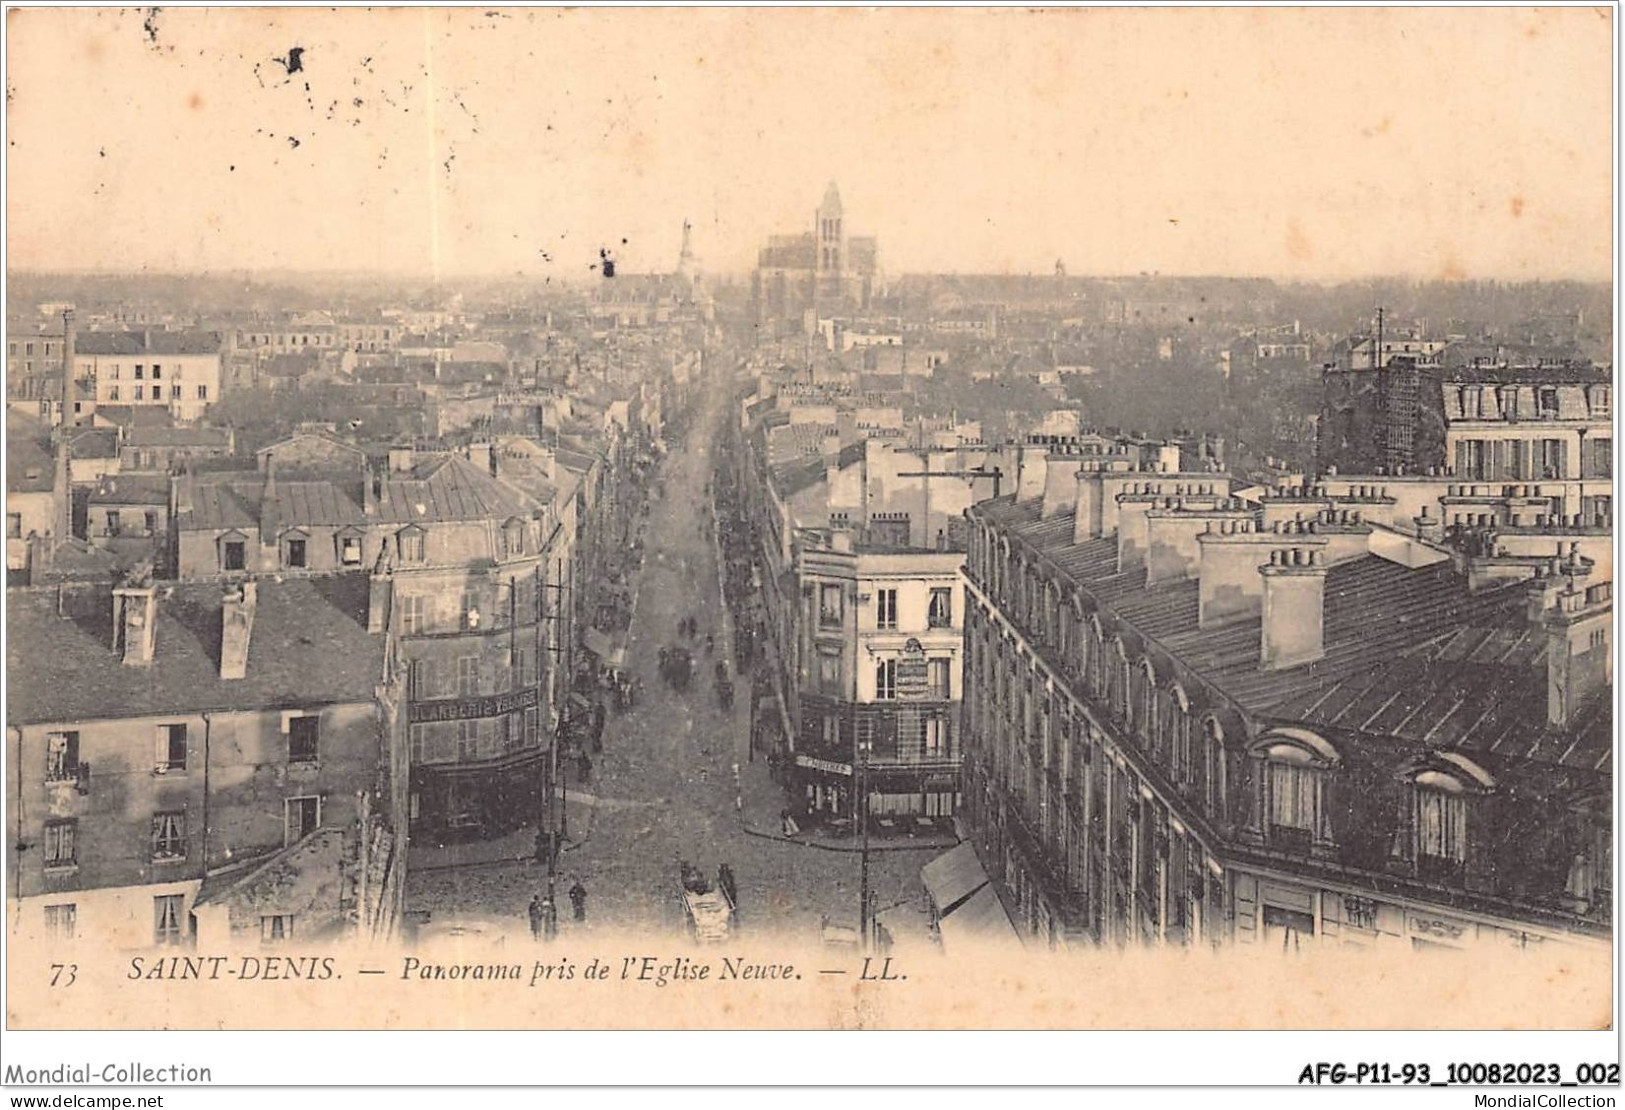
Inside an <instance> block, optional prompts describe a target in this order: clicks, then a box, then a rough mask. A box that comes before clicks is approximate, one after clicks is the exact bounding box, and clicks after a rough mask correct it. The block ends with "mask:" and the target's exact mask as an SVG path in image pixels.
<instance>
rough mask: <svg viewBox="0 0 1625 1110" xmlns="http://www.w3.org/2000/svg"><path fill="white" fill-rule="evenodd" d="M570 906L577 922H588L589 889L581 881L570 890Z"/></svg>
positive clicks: (577, 881)
mask: <svg viewBox="0 0 1625 1110" xmlns="http://www.w3.org/2000/svg"><path fill="white" fill-rule="evenodd" d="M570 906H571V908H572V909H573V910H574V911H575V918H576V920H577V921H585V920H587V888H586V887H584V886H582V885H581V880H580V879H577V880H576V882H575V885H574V886H572V887H571V888H570Z"/></svg>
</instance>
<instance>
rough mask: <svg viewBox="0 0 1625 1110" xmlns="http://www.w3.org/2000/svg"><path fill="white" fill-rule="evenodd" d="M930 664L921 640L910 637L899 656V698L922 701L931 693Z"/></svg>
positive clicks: (900, 699) (901, 699)
mask: <svg viewBox="0 0 1625 1110" xmlns="http://www.w3.org/2000/svg"><path fill="white" fill-rule="evenodd" d="M930 684H931V678H930V664H929V663H928V662H927V660H926V657H925V648H923V647H922V646H920V641H918V640H915V639H912V638H911V639H910V640H909V641H908V643H906V644H904V645H903V653H902V654H901V655H899V656H898V657H897V700H898V701H922V700H924V698H925V696H926V695H927V694H928V693H930Z"/></svg>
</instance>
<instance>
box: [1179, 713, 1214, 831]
mask: <svg viewBox="0 0 1625 1110" xmlns="http://www.w3.org/2000/svg"><path fill="white" fill-rule="evenodd" d="M1180 696H1181V697H1183V696H1184V693H1183V691H1181V694H1180ZM1180 719H1181V722H1182V724H1181V727H1182V728H1183V729H1184V730H1185V735H1186V736H1187V737H1189V736H1190V734H1191V731H1192V729H1193V727H1194V723H1193V721H1192V719H1191V714H1190V709H1189V705H1188V704H1187V706H1186V710H1185V712H1184V713H1183V714H1181V718H1180ZM1224 772H1225V761H1224V726H1223V725H1221V724H1219V722H1218V719H1217V718H1215V717H1211V716H1209V717H1205V718H1203V719H1202V777H1203V780H1204V781H1203V784H1202V785H1203V790H1204V791H1205V793H1206V796H1207V807H1208V812H1209V813H1211V814H1213V815H1214V816H1215V817H1218V818H1221V819H1222V818H1223V817H1224V809H1225V804H1224V790H1225V773H1224Z"/></svg>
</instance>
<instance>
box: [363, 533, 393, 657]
mask: <svg viewBox="0 0 1625 1110" xmlns="http://www.w3.org/2000/svg"><path fill="white" fill-rule="evenodd" d="M394 597H395V562H394V560H393V559H391V558H390V555H389V543H388V541H385V543H384V545H383V547H382V548H380V549H379V551H378V561H377V562H376V563H374V564H373V566H372V576H371V579H370V581H369V582H368V585H367V631H368V632H369V633H371V634H373V635H377V634H379V633H382V632H387V631H388V630H389V609H390V605H391V604H392V602H393V601H394Z"/></svg>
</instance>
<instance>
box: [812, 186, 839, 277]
mask: <svg viewBox="0 0 1625 1110" xmlns="http://www.w3.org/2000/svg"><path fill="white" fill-rule="evenodd" d="M815 226H816V227H817V231H818V233H817V235H816V237H815V238H816V249H817V254H816V256H815V268H816V269H817V270H818V271H819V272H820V273H829V274H839V273H840V272H841V271H842V270H844V269H845V268H846V233H845V231H844V230H843V229H842V227H841V191H840V190H839V189H837V188H836V187H835V182H833V181H831V182H830V183H829V188H827V189H825V190H824V203H822V204H820V205H819V206H818V218H817V220H816V222H815Z"/></svg>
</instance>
